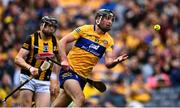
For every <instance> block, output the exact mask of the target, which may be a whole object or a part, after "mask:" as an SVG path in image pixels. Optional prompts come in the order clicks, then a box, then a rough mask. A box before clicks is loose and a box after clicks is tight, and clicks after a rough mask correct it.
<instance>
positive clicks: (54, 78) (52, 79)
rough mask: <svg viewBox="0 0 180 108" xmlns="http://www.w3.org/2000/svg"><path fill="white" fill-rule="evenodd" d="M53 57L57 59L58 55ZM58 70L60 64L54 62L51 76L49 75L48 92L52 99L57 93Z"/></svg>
mask: <svg viewBox="0 0 180 108" xmlns="http://www.w3.org/2000/svg"><path fill="white" fill-rule="evenodd" d="M54 59H55V60H56V61H59V57H58V56H56V57H55V58H54ZM59 71H60V66H59V65H57V64H56V63H54V64H53V69H52V72H51V76H50V92H51V95H52V97H53V98H52V99H54V98H55V96H57V94H58V93H59V82H58V81H59V80H58V74H59Z"/></svg>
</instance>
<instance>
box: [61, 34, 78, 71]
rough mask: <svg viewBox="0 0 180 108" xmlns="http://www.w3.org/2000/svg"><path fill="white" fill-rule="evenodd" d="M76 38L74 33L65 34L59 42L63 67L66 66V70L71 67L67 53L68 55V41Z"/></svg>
mask: <svg viewBox="0 0 180 108" xmlns="http://www.w3.org/2000/svg"><path fill="white" fill-rule="evenodd" d="M75 40H76V38H75V37H74V36H73V34H72V33H70V34H68V35H66V36H64V37H63V38H62V39H61V40H60V41H59V42H58V47H59V50H58V51H59V55H60V58H61V65H62V68H64V69H65V70H69V69H70V68H71V67H70V65H69V63H68V59H67V55H66V46H67V44H68V43H71V42H73V41H75Z"/></svg>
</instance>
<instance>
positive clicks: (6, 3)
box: [0, 0, 180, 107]
mask: <svg viewBox="0 0 180 108" xmlns="http://www.w3.org/2000/svg"><path fill="white" fill-rule="evenodd" d="M179 7H180V1H179V0H0V36H1V39H0V100H2V99H4V98H5V97H6V96H7V95H8V94H9V93H10V92H11V91H12V90H13V89H14V88H15V87H17V86H18V85H19V83H20V82H19V73H20V68H19V67H18V66H16V65H15V64H14V58H15V56H16V54H17V52H18V51H19V49H20V48H21V46H22V43H23V42H24V40H25V39H26V38H27V37H28V36H29V35H30V34H31V33H33V32H34V31H36V30H38V29H39V22H40V19H41V18H42V16H44V15H50V16H54V17H56V18H57V19H58V20H59V25H60V26H59V29H58V30H57V32H56V36H57V38H58V39H61V37H63V36H65V35H66V34H67V33H69V32H71V31H72V30H73V29H75V28H76V27H78V26H81V25H83V24H94V14H95V12H96V11H97V10H98V9H101V8H105V9H110V10H113V11H114V12H115V14H116V16H117V17H116V21H115V23H114V25H113V27H112V30H111V31H110V34H111V35H112V37H113V38H114V41H115V45H114V50H113V51H114V57H116V56H118V55H120V54H122V53H127V54H128V55H129V59H128V60H126V61H125V62H123V63H121V64H119V65H117V66H116V67H114V68H113V69H107V68H106V67H105V66H104V65H103V62H104V58H102V59H101V60H100V62H99V63H98V64H97V65H96V67H95V68H94V69H93V71H92V75H91V78H92V79H94V80H102V81H104V82H105V83H106V85H107V87H108V90H107V91H106V92H104V93H100V92H98V91H97V90H96V89H95V88H93V87H92V86H91V85H88V84H87V85H86V87H85V90H84V92H85V95H86V98H87V102H86V105H85V106H93V107H95V106H104V107H117V106H139V107H142V106H143V105H144V104H145V103H148V102H149V101H150V100H151V98H152V97H151V96H152V95H151V91H153V90H159V89H161V88H167V87H172V88H176V87H180V8H179ZM155 24H160V25H161V30H160V31H155V30H153V25H155ZM68 47H69V49H70V48H71V46H68ZM67 52H68V51H67ZM18 96H19V95H18V92H16V93H15V94H14V95H13V96H12V97H10V98H9V99H8V100H7V102H6V104H5V105H4V106H9V107H16V106H18V105H19V103H18ZM0 106H2V104H1V105H0Z"/></svg>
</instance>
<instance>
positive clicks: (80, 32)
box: [72, 25, 86, 39]
mask: <svg viewBox="0 0 180 108" xmlns="http://www.w3.org/2000/svg"><path fill="white" fill-rule="evenodd" d="M85 30H86V26H85V25H84V26H80V27H78V28H76V29H75V30H74V31H73V32H72V35H73V36H74V38H75V39H78V38H79V37H80V36H83V33H84V31H85Z"/></svg>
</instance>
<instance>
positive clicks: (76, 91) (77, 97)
mask: <svg viewBox="0 0 180 108" xmlns="http://www.w3.org/2000/svg"><path fill="white" fill-rule="evenodd" d="M64 90H65V91H66V93H67V94H68V95H69V96H70V97H71V98H72V100H73V102H74V107H80V106H83V105H84V103H85V96H84V94H83V91H82V89H81V86H80V84H79V82H78V81H77V80H74V79H69V80H66V81H65V82H64Z"/></svg>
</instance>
